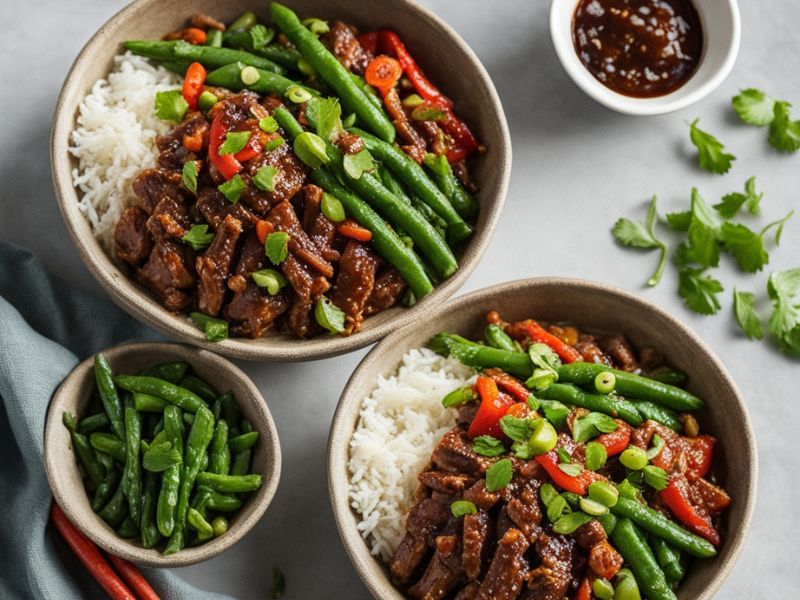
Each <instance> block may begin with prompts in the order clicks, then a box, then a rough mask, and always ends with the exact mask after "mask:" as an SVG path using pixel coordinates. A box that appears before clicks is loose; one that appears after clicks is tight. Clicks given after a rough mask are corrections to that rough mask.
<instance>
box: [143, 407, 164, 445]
mask: <svg viewBox="0 0 800 600" xmlns="http://www.w3.org/2000/svg"><path fill="white" fill-rule="evenodd" d="M162 431H164V413H163V411H162V412H160V413H156V414H152V415H150V424H149V425H148V429H147V435H148V437H149V438H150V439H153V438H154V437H156V436H157V435H158V434H159V433H161V432H162Z"/></svg>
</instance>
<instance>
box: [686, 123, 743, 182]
mask: <svg viewBox="0 0 800 600" xmlns="http://www.w3.org/2000/svg"><path fill="white" fill-rule="evenodd" d="M699 121H700V119H695V120H694V121H692V123H691V125H690V126H689V139H691V140H692V143H693V144H694V145H695V146H696V147H697V151H698V152H699V164H700V168H702V169H705V170H706V171H710V172H712V173H719V174H722V173H727V172H728V171H730V169H731V163H732V162H733V161H734V160H736V157H735V156H734V155H733V154H728V153H726V152H725V146H724V145H723V144H722V143H721V142H720V141H719V140H718V139H717V138H715V137H714V136H713V135H711V134H710V133H707V132H705V131H703V130H702V129H699V128H698V127H697V123H698V122H699Z"/></svg>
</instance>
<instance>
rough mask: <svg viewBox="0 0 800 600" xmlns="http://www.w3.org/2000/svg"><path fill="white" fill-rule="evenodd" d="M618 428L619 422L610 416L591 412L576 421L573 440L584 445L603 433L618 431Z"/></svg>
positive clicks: (573, 428) (573, 425) (573, 427)
mask: <svg viewBox="0 0 800 600" xmlns="http://www.w3.org/2000/svg"><path fill="white" fill-rule="evenodd" d="M617 427H618V425H617V422H616V421H614V419H612V418H611V417H609V416H608V415H604V414H603V413H599V412H590V413H589V414H588V415H584V416H583V417H578V418H577V419H575V422H574V423H573V424H572V438H573V439H574V440H575V441H576V442H581V443H584V442H588V441H589V440H590V439H592V438H595V437H597V436H598V435H600V434H601V433H611V432H612V431H616V430H617Z"/></svg>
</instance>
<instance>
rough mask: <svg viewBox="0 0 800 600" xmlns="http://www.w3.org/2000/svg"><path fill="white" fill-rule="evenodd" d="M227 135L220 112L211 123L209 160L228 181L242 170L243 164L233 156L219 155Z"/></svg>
mask: <svg viewBox="0 0 800 600" xmlns="http://www.w3.org/2000/svg"><path fill="white" fill-rule="evenodd" d="M227 133H228V129H227V127H225V124H224V123H223V122H222V112H219V113H217V116H216V117H214V120H213V121H212V122H211V130H210V132H209V136H208V158H209V160H211V164H213V165H214V166H215V167H216V168H217V171H219V172H220V175H222V176H223V177H224V178H225V179H226V180H228V179H230V178H231V177H233V176H234V175H236V174H237V173H238V172H239V171H241V170H242V163H240V162H239V161H238V160H236V158H235V157H234V156H233V155H231V154H220V153H219V147H220V146H221V145H222V142H224V141H225V135H226V134H227Z"/></svg>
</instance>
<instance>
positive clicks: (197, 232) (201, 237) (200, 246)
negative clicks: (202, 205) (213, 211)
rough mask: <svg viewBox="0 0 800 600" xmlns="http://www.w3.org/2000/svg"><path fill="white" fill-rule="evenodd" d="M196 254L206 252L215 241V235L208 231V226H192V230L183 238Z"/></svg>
mask: <svg viewBox="0 0 800 600" xmlns="http://www.w3.org/2000/svg"><path fill="white" fill-rule="evenodd" d="M181 239H182V240H183V241H184V242H186V243H187V244H189V245H190V246H191V247H192V249H193V250H194V251H195V252H198V251H200V250H204V249H205V248H207V247H208V245H209V244H210V243H211V241H212V240H213V239H214V233H213V232H211V231H208V225H205V224H203V225H192V228H191V229H190V230H189V231H188V232H187V233H186V235H184V236H183V237H182V238H181Z"/></svg>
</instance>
